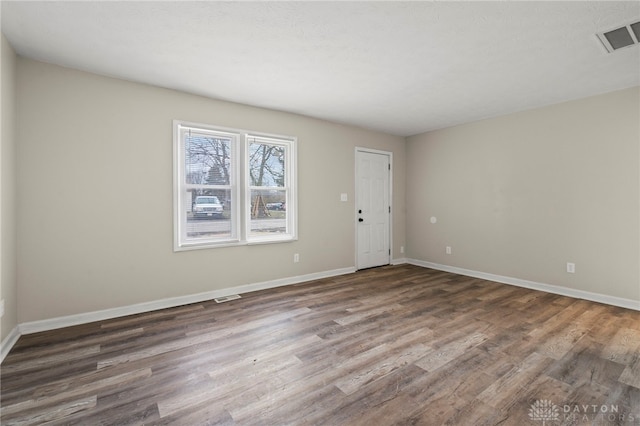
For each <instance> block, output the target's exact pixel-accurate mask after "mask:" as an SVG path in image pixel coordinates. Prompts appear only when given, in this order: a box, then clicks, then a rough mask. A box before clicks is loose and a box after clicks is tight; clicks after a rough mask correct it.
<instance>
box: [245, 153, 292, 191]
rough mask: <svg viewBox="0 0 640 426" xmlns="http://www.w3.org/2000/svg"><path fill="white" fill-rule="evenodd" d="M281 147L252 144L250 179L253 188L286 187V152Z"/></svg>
mask: <svg viewBox="0 0 640 426" xmlns="http://www.w3.org/2000/svg"><path fill="white" fill-rule="evenodd" d="M285 150H286V148H285V147H284V146H280V145H269V144H266V143H256V142H252V143H250V144H249V177H250V180H251V182H250V183H249V185H251V186H275V187H284V186H285V169H284V164H285V155H286V152H285Z"/></svg>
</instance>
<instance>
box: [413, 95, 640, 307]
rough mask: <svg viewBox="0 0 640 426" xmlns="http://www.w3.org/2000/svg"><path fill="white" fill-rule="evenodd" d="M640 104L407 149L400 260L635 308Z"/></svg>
mask: <svg viewBox="0 0 640 426" xmlns="http://www.w3.org/2000/svg"><path fill="white" fill-rule="evenodd" d="M639 104H640V88H637V87H636V88H632V89H628V90H623V91H618V92H613V93H609V94H605V95H601V96H595V97H590V98H586V99H582V100H577V101H572V102H567V103H562V104H558V105H553V106H549V107H545V108H540V109H536V110H532V111H526V112H522V113H517V114H512V115H508V116H504V117H500V118H495V119H489V120H484V121H480V122H475V123H470V124H466V125H461V126H457V127H453V128H449V129H444V130H439V131H434V132H429V133H425V134H422V135H417V136H413V137H410V138H408V139H407V177H406V179H407V229H408V230H409V232H407V245H408V257H411V258H415V259H418V260H423V261H428V262H434V263H439V264H444V265H449V266H456V267H460V268H465V269H470V270H474V271H480V272H486V273H492V274H498V275H503V276H507V277H513V278H520V279H526V280H531V281H537V282H541V283H546V284H553V285H558V286H564V287H568V288H571V289H577V290H582V291H589V292H595V293H601V294H605V295H609V296H615V297H621V298H627V299H632V300H640V274H639V264H640V249H639V236H640V228H639V220H640V209H639V200H640V197H639V194H640V189H639V181H640V175H639V173H640V164H639V162H640V152H639V146H640V129H639V126H640V122H639V117H640V108H639ZM431 216H435V217H436V218H437V222H436V223H435V224H431V223H430V222H429V218H430V217H431ZM446 246H451V247H452V254H451V255H446V254H445V247H446ZM567 262H573V263H575V264H576V273H575V274H568V273H567V272H566V263H567Z"/></svg>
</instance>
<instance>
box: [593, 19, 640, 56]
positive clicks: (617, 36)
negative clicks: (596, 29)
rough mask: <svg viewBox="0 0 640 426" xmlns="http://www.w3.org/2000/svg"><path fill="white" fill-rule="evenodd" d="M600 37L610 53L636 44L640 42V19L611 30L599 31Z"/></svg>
mask: <svg viewBox="0 0 640 426" xmlns="http://www.w3.org/2000/svg"><path fill="white" fill-rule="evenodd" d="M598 38H599V39H600V41H601V42H602V45H603V46H604V48H605V49H607V52H609V53H611V52H614V51H616V50H618V49H623V48H625V47H629V46H633V45H634V44H640V21H638V22H633V23H631V24H627V25H625V26H624V27H620V28H616V29H613V30H611V31H606V32H602V33H598Z"/></svg>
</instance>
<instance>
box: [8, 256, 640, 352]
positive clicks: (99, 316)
mask: <svg viewBox="0 0 640 426" xmlns="http://www.w3.org/2000/svg"><path fill="white" fill-rule="evenodd" d="M405 263H408V264H410V265H415V266H421V267H424V268H430V269H436V270H439V271H445V272H451V273H454V274H460V275H465V276H469V277H474V278H480V279H484V280H488V281H495V282H499V283H502V284H510V285H514V286H518V287H524V288H530V289H532V290H539V291H544V292H547V293H553V294H558V295H561V296H568V297H573V298H576V299H585V300H590V301H593V302H600V303H605V304H607V305H613V306H619V307H621V308H627V309H633V310H636V311H640V301H636V300H632V299H624V298H621V297H614V296H607V295H605V294H599V293H591V292H588V291H582V290H575V289H571V288H566V287H560V286H555V285H551V284H543V283H538V282H535V281H528V280H523V279H519V278H512V277H505V276H502V275H495V274H489V273H486V272H479V271H474V270H470V269H464V268H458V267H455V266H448V265H441V264H439V263H432V262H426V261H423V260H418V259H405V258H400V259H393V260H392V261H391V264H392V265H401V264H405ZM354 272H356V268H355V267H349V268H340V269H333V270H330V271H323V272H316V273H312V274H306V275H299V276H294V277H288V278H280V279H277V280H271V281H263V282H259V283H254V284H246V285H241V286H238V287H229V288H225V289H220V290H213V291H208V292H204V293H198V294H191V295H187V296H178V297H172V298H167V299H161V300H155V301H152V302H145V303H138V304H135V305H129V306H123V307H119V308H112V309H105V310H101V311H94V312H87V313H83V314H76V315H68V316H64V317H57V318H51V319H46V320H40V321H31V322H26V323H22V324H19V325H18V326H16V327H15V328H14V329H13V330H12V331H11V333H9V335H8V336H7V337H6V338H5V339H4V340H3V341H2V343H1V347H0V363H2V361H3V360H4V358H5V357H6V356H7V354H8V353H9V351H10V350H11V348H12V347H13V345H15V343H16V342H17V341H18V339H19V338H20V336H21V335H23V334H32V333H38V332H41V331H49V330H55V329H57V328H63V327H70V326H74V325H80V324H87V323H90V322H94V321H102V320H107V319H112V318H118V317H123V316H127V315H134V314H140V313H144V312H151V311H155V310H158V309H165V308H173V307H176V306H182V305H188V304H190V303H198V302H204V301H207V300H213V299H215V298H216V297H225V296H229V295H232V294H243V293H250V292H252V291H258V290H267V289H270V288H276V287H282V286H286V285H292V284H299V283H303V282H306V281H312V280H319V279H322V278H330V277H335V276H339V275H346V274H351V273H354Z"/></svg>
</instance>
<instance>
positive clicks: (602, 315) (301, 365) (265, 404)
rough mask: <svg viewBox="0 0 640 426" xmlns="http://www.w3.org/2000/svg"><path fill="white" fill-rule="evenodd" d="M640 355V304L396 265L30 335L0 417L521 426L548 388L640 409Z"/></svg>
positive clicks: (576, 400) (9, 372)
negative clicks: (634, 307)
mask: <svg viewBox="0 0 640 426" xmlns="http://www.w3.org/2000/svg"><path fill="white" fill-rule="evenodd" d="M638 353H640V312H635V311H630V310H626V309H622V308H617V307H612V306H606V305H603V304H599V303H593V302H588V301H584V300H576V299H571V298H568V297H562V296H557V295H552V294H547V293H543V292H538V291H533V290H528V289H524V288H518V287H511V286H506V285H503V284H499V283H493V282H490V281H486V280H481V279H477V278H472V277H465V276H462V275H455V274H451V273H447V272H443V271H435V270H431V269H426V268H421V267H417V266H413V265H397V266H388V267H382V268H376V269H371V270H367V271H360V272H358V273H355V274H349V275H345V276H340V277H332V278H325V279H321V280H316V281H310V282H307V283H302V284H297V285H293V286H285V287H280V288H275V289H270V290H264V291H257V292H253V293H248V294H245V295H243V297H242V299H238V300H234V301H231V302H229V303H224V304H216V303H215V302H213V301H205V302H201V303H197V304H193V305H187V306H183V307H177V308H172V309H166V310H161V311H155V312H149V313H145V314H138V315H133V316H129V317H124V318H116V319H112V320H107V321H101V322H96V323H92V324H84V325H80V326H74V327H69V328H66V329H60V330H54V331H51V332H45V333H38V334H34V335H28V336H22V337H21V338H20V340H19V341H18V342H17V344H16V345H15V346H14V348H13V350H12V351H11V353H9V354H8V355H7V357H6V358H5V361H4V362H3V364H2V368H1V369H0V416H1V422H2V424H3V425H4V424H7V425H9V424H42V423H49V424H60V425H63V424H64V425H88V424H90V425H93V424H128V425H134V424H135V425H142V424H158V425H169V424H178V425H186V424H189V425H191V424H229V425H231V424H242V425H265V424H269V425H270V424H332V425H342V424H349V425H359V424H361V425H367V426H369V425H372V424H375V425H377V424H428V425H430V424H450V425H459V424H474V425H494V424H505V425H511V424H514V425H515V424H528V423H530V422H531V419H530V418H529V417H528V412H529V408H530V407H531V404H532V403H534V402H535V401H536V400H538V399H541V398H545V399H550V400H553V401H554V403H555V404H561V405H564V404H589V403H592V402H596V403H599V404H600V403H601V404H609V405H615V404H617V405H619V407H620V410H621V411H623V412H624V413H626V414H627V415H635V416H636V418H639V419H640V408H639V407H640V383H639V382H638V377H640V370H639V369H640V367H639V363H640V361H639V358H640V357H639V356H638ZM565 420H566V419H562V421H563V422H565V423H566V424H570V422H571V420H566V421H565ZM616 421H617V423H619V424H625V423H624V422H622V421H621V420H619V419H618V420H616ZM567 422H569V423H567Z"/></svg>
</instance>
